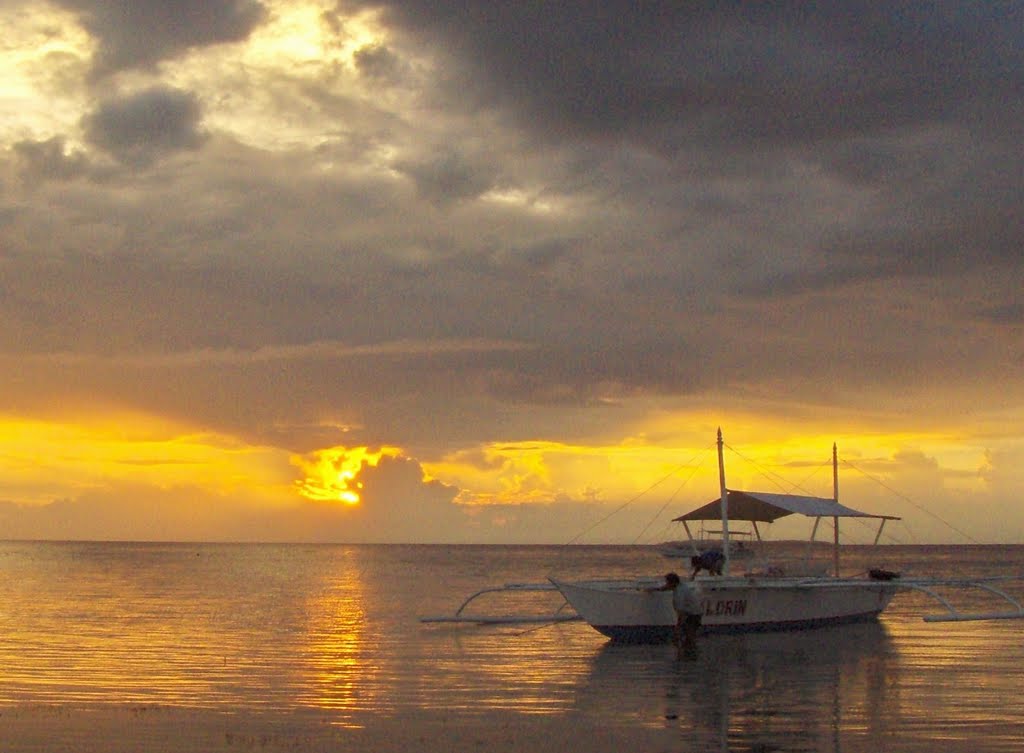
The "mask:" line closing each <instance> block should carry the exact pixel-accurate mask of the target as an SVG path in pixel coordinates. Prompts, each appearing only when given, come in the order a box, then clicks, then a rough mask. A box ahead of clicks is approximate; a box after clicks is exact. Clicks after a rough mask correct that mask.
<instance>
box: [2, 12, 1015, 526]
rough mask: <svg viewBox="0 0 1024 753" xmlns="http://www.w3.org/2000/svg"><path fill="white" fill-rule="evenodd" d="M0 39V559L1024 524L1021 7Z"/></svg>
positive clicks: (148, 16)
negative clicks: (839, 506) (14, 544)
mask: <svg viewBox="0 0 1024 753" xmlns="http://www.w3.org/2000/svg"><path fill="white" fill-rule="evenodd" d="M0 23H2V25H3V28H4V34H3V35H2V39H0V67H2V70H3V71H4V76H3V78H2V81H0V538H29V539H114V540H120V539H132V540H211V541H222V540H240V541H317V542H319V541H325V542H328V541H336V542H383V543H388V542H438V543H570V542H571V543H650V542H655V541H658V540H663V539H671V538H677V537H678V536H679V535H681V531H678V530H676V527H675V526H673V524H671V523H670V521H671V518H672V517H674V516H676V515H679V514H682V513H683V512H685V511H686V510H687V509H689V508H690V507H693V506H697V505H699V504H703V503H704V502H706V501H708V500H710V499H712V498H714V497H716V496H717V494H718V479H717V471H716V465H715V453H714V443H715V432H716V430H717V428H718V427H721V428H722V430H723V432H724V436H725V443H726V452H725V454H726V466H727V469H726V472H727V478H728V484H729V485H730V486H731V487H733V488H745V489H753V490H761V491H787V492H795V493H807V494H817V495H821V496H830V495H831V493H832V487H831V484H832V475H831V470H830V469H829V466H828V461H829V458H830V455H831V448H832V444H833V442H835V443H837V444H838V446H839V455H840V458H841V463H840V466H841V467H840V477H841V482H840V498H841V499H842V501H843V502H844V503H846V504H848V505H852V506H856V507H861V508H863V509H865V510H868V511H871V512H879V513H887V514H895V515H899V516H900V517H902V518H903V520H902V521H901V522H900V523H899V524H895V525H894V526H893V528H892V529H890V531H891V532H892V536H893V538H892V539H891V541H893V542H896V543H929V542H933V543H944V542H956V543H967V542H983V543H988V542H993V543H1021V542H1024V378H1022V377H1024V336H1022V335H1024V244H1022V241H1024V222H1022V217H1024V212H1022V211H1021V208H1022V207H1021V204H1022V196H1024V149H1022V148H1021V141H1022V138H1021V137H1022V130H1024V126H1022V123H1024V98H1022V95H1021V93H1022V92H1024V3H1022V2H1012V1H1009V2H1002V1H1000V0H991V1H989V2H967V1H966V0H965V1H961V2H948V1H944V0H935V1H934V2H891V3H878V2H876V1H875V0H870V1H869V0H847V1H845V2H815V3H797V2H794V3H744V2H726V1H725V0H721V1H719V2H699V1H697V2H688V3H679V2H668V3H663V2H647V3H636V2H617V1H615V0H605V1H604V2H600V3H597V2H574V1H572V0H568V1H567V2H561V3H545V2H532V1H530V0H523V1H522V2H515V3H491V2H458V1H456V0H429V2H427V1H426V0H394V1H392V2H388V1H382V2H363V1H361V0H351V1H349V0H261V1H260V2H256V1H254V0H173V1H172V0H50V1H49V2H46V1H44V0H32V1H31V2H27V1H23V0H0ZM801 535H802V534H801Z"/></svg>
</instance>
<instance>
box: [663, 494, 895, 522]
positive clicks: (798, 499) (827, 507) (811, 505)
mask: <svg viewBox="0 0 1024 753" xmlns="http://www.w3.org/2000/svg"><path fill="white" fill-rule="evenodd" d="M793 514H797V515H806V516H807V517H810V518H880V519H883V520H899V518H897V517H895V516H892V515H873V514H871V513H867V512H861V511H860V510H854V509H853V508H852V507H847V506H846V505H841V504H839V503H838V502H836V501H835V500H834V499H827V498H825V497H805V496H801V495H798V494H771V493H768V492H740V491H730V492H729V520H742V521H752V522H756V523H771V522H773V521H775V520H778V519H779V518H784V517H785V516H787V515H793ZM721 519H722V500H720V499H716V500H712V501H711V502H708V503H707V504H706V505H704V506H703V507H698V508H697V509H696V510H693V511H691V512H688V513H686V514H685V515H680V516H679V517H678V518H675V519H674V520H676V521H687V520H721Z"/></svg>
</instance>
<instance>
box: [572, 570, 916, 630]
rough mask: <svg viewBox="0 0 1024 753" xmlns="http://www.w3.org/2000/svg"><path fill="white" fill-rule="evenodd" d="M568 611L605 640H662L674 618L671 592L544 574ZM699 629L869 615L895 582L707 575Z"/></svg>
mask: <svg viewBox="0 0 1024 753" xmlns="http://www.w3.org/2000/svg"><path fill="white" fill-rule="evenodd" d="M552 583H554V585H555V586H556V587H557V588H558V590H559V591H560V592H561V593H562V595H563V596H564V597H565V599H566V601H567V602H569V605H570V606H571V607H572V608H573V609H574V610H575V611H576V613H577V614H578V615H579V616H580V617H581V618H582V619H583V620H585V621H586V622H587V623H588V624H589V625H590V626H591V627H593V628H594V629H595V630H597V631H598V632H600V633H602V634H604V635H606V636H608V637H609V638H611V639H612V640H615V641H622V642H630V643H651V642H661V641H667V640H670V639H671V638H672V636H673V630H674V626H675V622H676V614H675V610H674V609H673V608H672V594H671V593H670V592H667V591H660V592H655V593H648V592H646V591H644V590H643V589H641V588H638V587H637V586H636V585H634V586H632V587H626V586H623V584H622V583H617V584H601V583H594V582H591V583H570V582H565V581H557V580H552ZM699 585H700V592H701V602H702V605H703V609H704V613H703V618H702V628H701V630H702V632H704V633H717V632H766V631H777V630H799V629H804V628H811V627H819V626H824V625H838V624H844V623H852V622H866V621H871V620H874V619H877V617H878V615H879V614H880V613H881V612H882V611H883V610H884V609H885V608H886V607H887V606H888V605H889V602H890V601H891V600H892V597H893V595H894V594H895V592H896V587H895V586H894V585H891V584H886V583H880V582H877V581H870V580H859V579H857V580H854V579H838V578H836V579H833V578H812V579H807V578H764V579H750V578H707V579H701V580H699Z"/></svg>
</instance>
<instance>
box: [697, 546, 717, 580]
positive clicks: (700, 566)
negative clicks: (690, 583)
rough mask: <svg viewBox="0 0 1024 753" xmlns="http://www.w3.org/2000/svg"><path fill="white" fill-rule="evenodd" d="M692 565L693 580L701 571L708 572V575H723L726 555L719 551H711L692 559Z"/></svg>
mask: <svg viewBox="0 0 1024 753" xmlns="http://www.w3.org/2000/svg"><path fill="white" fill-rule="evenodd" d="M690 564H691V565H693V575H692V576H690V577H691V580H692V579H693V578H696V577H697V573H699V572H700V571H701V570H707V571H708V575H721V574H722V568H723V567H724V566H725V555H724V554H722V553H721V552H719V551H718V550H717V549H710V550H708V551H706V552H701V553H700V554H696V555H694V556H693V557H690Z"/></svg>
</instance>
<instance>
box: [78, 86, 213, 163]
mask: <svg viewBox="0 0 1024 753" xmlns="http://www.w3.org/2000/svg"><path fill="white" fill-rule="evenodd" d="M201 118H202V110H201V108H200V105H199V102H198V100H197V99H196V98H195V96H194V95H192V94H190V93H189V92H185V91H182V90H180V89H174V88H171V87H165V86H155V87H151V88H149V89H146V90H144V91H141V92H138V93H135V94H131V95H128V96H126V97H123V98H120V99H110V100H107V101H105V102H103V103H101V104H100V106H99V107H98V108H97V109H96V110H95V111H94V112H92V113H90V114H89V115H87V116H86V117H85V118H83V121H82V126H83V128H84V130H85V135H86V138H87V139H88V140H89V141H90V142H91V143H92V144H94V145H96V146H98V147H100V148H101V149H103V150H105V151H107V152H109V153H110V154H113V155H114V156H116V157H117V158H118V159H119V160H121V161H123V162H127V163H136V164H147V163H149V162H151V161H152V160H153V159H155V158H158V157H160V156H163V155H166V154H173V153H174V152H179V151H186V150H187V151H191V150H195V149H197V148H198V147H199V146H200V144H201V143H202V141H203V138H204V136H203V134H202V132H201V131H200V130H199V124H200V120H201Z"/></svg>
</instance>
